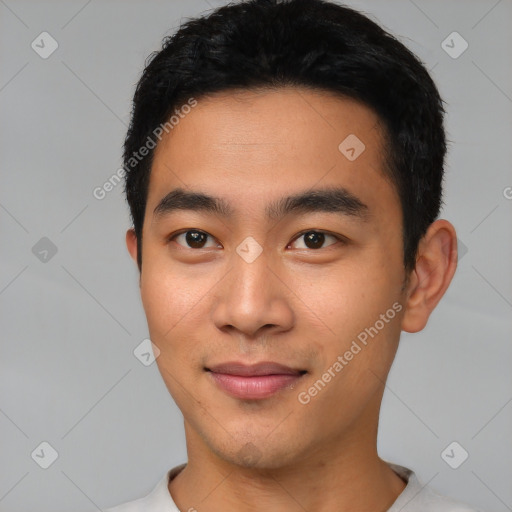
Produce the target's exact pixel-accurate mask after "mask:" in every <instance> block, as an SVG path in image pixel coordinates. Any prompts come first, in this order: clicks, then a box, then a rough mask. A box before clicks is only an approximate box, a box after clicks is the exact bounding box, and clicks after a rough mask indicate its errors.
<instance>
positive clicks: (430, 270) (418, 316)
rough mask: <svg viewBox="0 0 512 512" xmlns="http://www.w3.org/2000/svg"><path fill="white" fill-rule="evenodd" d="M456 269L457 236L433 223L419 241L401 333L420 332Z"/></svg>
mask: <svg viewBox="0 0 512 512" xmlns="http://www.w3.org/2000/svg"><path fill="white" fill-rule="evenodd" d="M456 268H457V235H456V233H455V228H454V227H453V226H452V225H451V224H450V223H449V222H448V221H447V220H443V219H441V220H437V221H435V222H433V223H432V224H431V225H430V227H429V228H428V230H427V232H426V234H425V236H424V237H423V238H422V239H421V241H420V244H419V247H418V254H417V257H416V266H415V268H414V270H413V271H412V273H411V276H410V280H409V284H408V287H407V292H406V294H407V295H406V300H405V302H406V307H405V313H404V316H403V319H402V330H404V331H406V332H418V331H421V330H422V329H423V328H424V327H425V325H426V324H427V321H428V318H429V316H430V314H431V313H432V311H433V310H434V308H435V307H436V306H437V304H438V303H439V301H440V300H441V298H442V296H443V295H444V293H445V292H446V290H447V289H448V286H449V285H450V282H451V280H452V278H453V275H454V274H455V269H456Z"/></svg>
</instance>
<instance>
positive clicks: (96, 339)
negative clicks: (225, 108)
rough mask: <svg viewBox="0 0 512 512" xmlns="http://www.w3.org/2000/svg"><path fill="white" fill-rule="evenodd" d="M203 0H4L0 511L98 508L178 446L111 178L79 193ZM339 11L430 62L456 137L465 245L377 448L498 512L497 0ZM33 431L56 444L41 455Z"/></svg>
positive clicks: (500, 98) (505, 107)
mask: <svg viewBox="0 0 512 512" xmlns="http://www.w3.org/2000/svg"><path fill="white" fill-rule="evenodd" d="M218 5H220V2H217V3H215V2H214V1H213V0H196V1H187V2H185V1H179V2H178V1H172V2H171V1H144V2H143V1H136V2H135V1H126V0H123V1H120V0H118V1H112V0H109V1H89V2H86V1H84V0H81V1H68V2H58V1H53V2H51V1H38V2H36V1H32V2H28V1H14V0H5V1H3V0H0V34H1V35H0V58H1V74H0V108H1V116H2V124H1V127H0V154H1V169H2V186H1V188H0V215H1V220H2V224H1V225H2V243H1V247H2V251H1V267H0V312H1V313H0V314H1V322H2V323H1V326H2V340H1V343H2V345H1V348H0V350H1V352H0V353H1V356H0V384H1V386H0V434H1V443H0V461H1V468H0V510H1V511H9V512H22V511H23V512H28V511H30V512H35V511H36V510H37V511H38V512H50V511H51V512H60V511H68V510H73V511H74V512H85V511H90V510H100V509H102V508H106V507H107V506H111V505H114V504H116V503H120V502H122V501H126V500H129V499H134V498H137V497H140V496H142V495H144V494H146V493H147V492H149V491H150V490H151V489H152V488H153V486H154V485H155V484H156V482H157V481H158V480H159V479H160V478H161V477H162V475H163V473H164V472H165V471H166V470H167V469H169V468H171V467H173V466H175V465H177V464H179V463H182V462H184V461H185V460H186V451H185V444H184V434H183V427H182V418H181V414H180V412H179V410H178V409H177V407H176V406H175V405H174V403H173V401H172V399H171V397H170V396H169V395H168V392H167V390H166V388H165V386H164V384H163V382H162V380H161V377H160V375H159V373H158V370H157V368H156V365H155V364H153V365H151V366H147V367H146V366H144V365H143V364H142V363H141V362H140V361H139V360H138V359H137V358H136V357H135V356H134V354H133V351H134V349H135V347H137V346H138V345H139V344H140V343H141V341H142V340H143V339H144V338H146V337H147V326H146V320H145V316H144V313H143V310H142V307H141V303H140V298H139V289H138V281H137V279H138V274H137V270H136V267H135V265H134V263H133V262H132V260H131V259H130V258H129V256H128V253H127V251H126V248H125V245H124V234H125V230H126V228H128V227H129V217H128V209H127V206H126V205H125V202H124V198H123V196H122V186H121V185H118V186H117V187H116V188H115V189H114V190H113V191H111V192H110V193H108V194H107V196H106V197H105V198H104V199H103V200H98V199H96V198H95V197H94V196H93V190H94V188H95V187H98V186H101V185H102V184H103V183H104V182H105V181H106V180H107V179H108V178H109V177H110V176H111V175H112V174H114V173H115V172H116V170H117V169H118V168H119V167H120V165H121V159H120V155H121V144H122V141H123V138H124V135H125V130H126V124H127V123H128V121H129V111H130V108H131V105H130V101H131V96H132V94H133V90H134V85H135V83H136V81H137V79H138V77H139V74H140V72H141V70H142V66H143V62H144V59H145V58H146V56H147V55H148V54H149V53H150V52H151V51H153V50H155V49H158V48H159V45H160V41H161V38H162V37H163V36H164V35H166V34H170V33H171V32H173V31H174V30H175V29H176V28H177V26H178V24H179V22H180V20H181V19H182V18H184V17H187V16H194V15H197V14H199V13H201V12H205V11H207V10H208V9H210V8H211V7H215V6H218ZM350 5H353V6H355V7H358V8H360V9H361V10H363V11H365V12H367V13H368V14H369V15H370V17H372V18H373V19H375V20H377V21H379V22H380V23H381V24H383V25H384V26H385V27H386V28H387V29H389V30H391V31H392V32H393V33H395V34H397V35H399V37H400V39H401V40H402V41H403V42H404V43H405V44H407V45H408V46H409V47H410V48H411V49H412V50H413V51H414V52H416V53H417V54H418V55H419V56H420V58H422V59H423V60H424V62H425V63H426V65H427V67H428V68H429V69H431V70H432V74H433V76H434V78H435V80H436V81H437V83H438V85H439V87H440V90H441V94H442V96H443V97H444V99H445V100H446V102H447V109H448V115H447V130H448V134H449V138H450V140H451V141H452V145H451V149H450V153H449V157H448V164H447V179H446V207H445V209H444V212H443V216H444V217H445V218H448V219H450V220H451V221H452V222H453V223H454V225H455V227H456V228H457V230H458V235H459V238H460V241H461V242H462V244H461V248H462V251H461V258H460V262H459V268H458V271H457V273H456V276H455V279H454V281H453V284H452V286H451V288H450V289H449V291H448V293H447V294H446V296H445V298H444V299H443V300H442V302H441V304H440V306H439V307H438V309H437V310H436V311H435V312H434V314H433V316H432V318H431V321H430V323H429V325H428V327H427V328H426V329H425V330H424V331H423V332H422V333H419V334H415V335H405V334H404V335H403V337H402V341H401V346H400V348H399V352H398V356H397V359H396V362H395V364H394V367H393V369H392V371H391V375H390V378H389V381H388V388H387V392H386V394H385V398H384V403H383V410H382V418H381V430H380V435H379V448H380V453H381V456H382V457H383V458H385V459H387V460H391V461H393V462H397V463H399V464H403V465H406V466H408V467H411V468H413V469H414V470H415V471H416V472H417V473H418V475H419V477H420V478H421V479H422V480H423V481H424V482H425V483H426V482H429V483H430V485H431V486H432V487H433V488H435V489H436V490H437V491H439V492H441V493H444V494H449V495H451V496H453V497H455V498H457V499H459V500H463V501H467V502H469V503H471V504H473V505H474V506H475V507H480V508H481V509H483V510H488V511H496V512H498V511H499V512H502V511H506V510H512V486H511V480H512V464H511V461H512V441H511V433H512V428H511V427H512V382H511V381H512V379H511V362H512V357H511V356H512V345H511V343H510V341H511V336H510V334H511V318H512V315H511V310H512V279H511V261H512V236H511V232H512V230H511V223H512V215H511V213H512V212H511V210H512V200H511V199H510V198H511V197H512V189H511V188H507V187H512V175H511V171H510V169H511V163H512V155H511V151H512V150H511V147H512V146H511V143H510V141H511V132H512V129H511V117H512V116H511V112H512V77H511V75H512V73H511V66H510V63H511V62H512V41H511V39H512V36H511V34H512V31H511V20H512V2H511V1H510V0H509V1H506V0H502V1H496V0H489V1H478V2H476V1H471V2H470V1H449V2H447V1H428V2H427V1H420V0H415V1H414V2H413V1H407V0H403V1H385V2H384V1H367V2H351V3H350ZM43 31H47V32H49V33H50V34H51V36H52V37H53V38H54V39H55V40H56V41H57V42H58V44H59V47H58V49H57V50H56V51H55V52H54V53H53V54H52V55H51V56H50V57H49V58H47V59H42V58H41V57H40V56H39V55H38V54H37V53H36V52H35V51H34V50H33V49H32V48H31V43H32V41H33V40H36V42H37V41H38V39H36V38H37V37H38V36H39V34H40V33H41V32H43ZM453 31H457V32H459V33H460V34H461V35H462V37H463V38H464V39H465V40H466V41H467V42H468V44H469V47H468V49H467V50H466V51H465V52H464V53H463V54H462V55H460V56H459V57H458V58H452V57H451V56H450V55H448V54H447V53H446V52H445V50H444V49H443V48H442V46H441V43H442V41H443V40H445V39H446V37H447V36H448V35H449V34H451V33H452V32H453ZM39 41H40V40H39ZM448 41H449V44H450V45H451V46H454V50H458V49H460V48H461V46H460V43H461V41H460V40H456V41H455V42H453V43H451V42H450V40H448ZM45 47H46V48H48V45H47V44H45ZM507 197H508V198H507ZM43 237H47V238H48V239H50V240H51V242H52V243H53V244H54V245H55V246H56V248H57V252H56V254H54V255H52V252H51V251H50V252H48V253H47V254H46V253H44V252H41V251H44V248H45V245H44V244H47V243H48V242H47V241H42V242H39V241H40V239H41V238H43ZM38 242H39V245H36V244H37V243H38ZM41 244H42V245H41ZM34 246H36V249H34V250H33V247H34ZM466 251H467V252H466ZM34 252H35V253H36V254H34ZM45 257H46V260H44V258H45ZM41 258H42V260H41ZM43 441H46V442H48V443H49V444H50V445H51V446H52V447H53V448H54V449H55V450H56V451H57V452H58V458H57V459H56V461H55V462H54V463H53V464H52V465H51V466H50V467H49V468H48V469H42V468H41V467H40V466H39V465H38V464H37V463H36V460H37V461H38V462H39V463H41V461H42V460H43V459H44V458H45V457H46V458H47V461H48V460H49V459H48V457H49V453H50V452H49V451H48V449H47V450H46V452H44V456H43V455H42V454H41V451H40V449H39V451H38V450H36V449H37V448H38V447H39V445H40V443H41V442H43ZM452 441H457V442H458V443H459V444H460V445H461V446H462V447H463V448H464V449H465V450H466V451H467V452H468V453H469V458H468V459H467V460H466V461H465V462H464V463H463V464H462V465H461V466H460V467H459V468H458V469H452V468H451V467H449V466H448V465H447V464H446V463H445V461H444V460H443V459H442V457H441V452H442V451H443V450H444V449H445V448H446V447H447V446H448V445H449V444H450V443H451V442H452ZM34 450H36V452H35V453H36V454H37V453H39V458H38V457H37V455H34V457H32V456H31V454H32V453H33V452H34ZM457 450H460V449H459V448H457ZM457 450H456V451H455V452H454V453H455V457H459V456H460V453H461V452H460V451H457ZM43 451H44V450H43Z"/></svg>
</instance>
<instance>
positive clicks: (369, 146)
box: [147, 88, 397, 211]
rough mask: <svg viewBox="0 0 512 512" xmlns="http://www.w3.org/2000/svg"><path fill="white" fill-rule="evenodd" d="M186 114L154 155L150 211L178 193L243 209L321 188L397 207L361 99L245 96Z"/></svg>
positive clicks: (283, 92)
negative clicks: (199, 195)
mask: <svg viewBox="0 0 512 512" xmlns="http://www.w3.org/2000/svg"><path fill="white" fill-rule="evenodd" d="M177 108H178V110H179V106H178V107H177ZM187 110H189V112H188V113H187V114H183V115H182V116H180V118H179V122H178V123H176V124H174V127H173V128H172V129H171V130H170V131H169V133H168V134H167V135H165V136H164V137H163V138H162V140H161V142H160V143H159V144H158V146H157V148H156V149H155V155H154V158H153V166H152V171H151V177H150V185H149V193H148V203H147V208H148V210H149V209H151V211H152V210H153V209H154V207H155V206H156V205H157V203H158V201H159V200H160V199H161V198H162V197H163V196H164V195H165V194H167V193H168V192H169V191H170V190H172V189H175V188H178V187H179V188H185V189H191V190H201V191H203V192H208V193H210V194H211V195H215V196H217V197H225V198H229V199H230V201H231V202H232V203H234V204H235V206H234V207H235V208H237V207H240V208H242V209H244V208H245V209H248V208H249V209H250V208H255V209H261V208H260V207H263V203H261V204H259V203H260V201H261V200H263V199H269V198H270V196H271V195H272V196H275V197H276V198H278V197H282V196H284V195H285V194H286V195H289V193H290V192H293V191H294V190H297V191H298V190H301V191H302V190H304V189H308V188H311V189H314V188H315V187H316V186H322V187H324V186H343V187H344V188H345V189H347V190H349V191H351V192H353V193H354V195H356V196H358V197H361V196H362V198H363V201H364V202H370V203H371V199H372V197H375V198H378V197H379V196H380V199H381V200H384V201H385V200H388V201H389V200H391V201H396V200H397V196H396V193H395V190H394V187H393V186H392V185H391V184H390V182H389V180H388V179H387V175H386V173H385V172H384V169H385V160H384V154H385V152H384V146H383V136H382V128H381V125H380V123H379V119H378V117H377V116H376V114H375V113H374V112H373V111H372V110H371V109H369V108H368V107H366V106H364V105H363V104H361V103H360V102H358V101H356V100H353V99H349V98H342V97H340V96H336V95H334V94H331V93H327V92H323V91H317V90H309V89H303V88H302V89H300V88H282V89H277V90H259V91H255V90H239V91H227V92H222V93H218V94H214V95H211V96H208V97H205V98H199V99H198V100H197V105H196V106H195V107H194V108H192V109H187Z"/></svg>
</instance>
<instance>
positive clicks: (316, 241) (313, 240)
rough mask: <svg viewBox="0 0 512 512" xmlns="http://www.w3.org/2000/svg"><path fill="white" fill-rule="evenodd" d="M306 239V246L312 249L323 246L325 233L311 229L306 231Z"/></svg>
mask: <svg viewBox="0 0 512 512" xmlns="http://www.w3.org/2000/svg"><path fill="white" fill-rule="evenodd" d="M304 240H305V243H306V246H307V247H309V248H310V249H319V248H321V247H322V245H323V243H324V240H325V235H324V234H323V233H317V232H315V231H310V232H309V233H306V235H305V236H304Z"/></svg>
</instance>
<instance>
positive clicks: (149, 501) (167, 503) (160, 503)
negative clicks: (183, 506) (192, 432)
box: [104, 464, 186, 512]
mask: <svg viewBox="0 0 512 512" xmlns="http://www.w3.org/2000/svg"><path fill="white" fill-rule="evenodd" d="M185 465H186V464H181V465H180V466H176V467H175V468H173V469H170V470H169V471H167V473H166V474H165V475H164V476H163V478H162V479H161V480H160V481H159V482H158V484H157V485H156V486H155V487H154V488H153V490H152V491H151V492H150V493H149V494H148V495H147V496H144V497H143V498H139V499H137V500H135V501H129V502H126V503H122V504H121V505H117V506H115V507H111V508H107V509H105V510H104V512H179V510H178V507H177V506H176V504H175V503H174V501H173V499H172V497H171V495H170V494H169V489H168V484H169V481H170V480H172V478H174V477H175V476H176V475H177V474H178V473H179V472H180V471H181V470H182V469H183V468H184V467H185Z"/></svg>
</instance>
